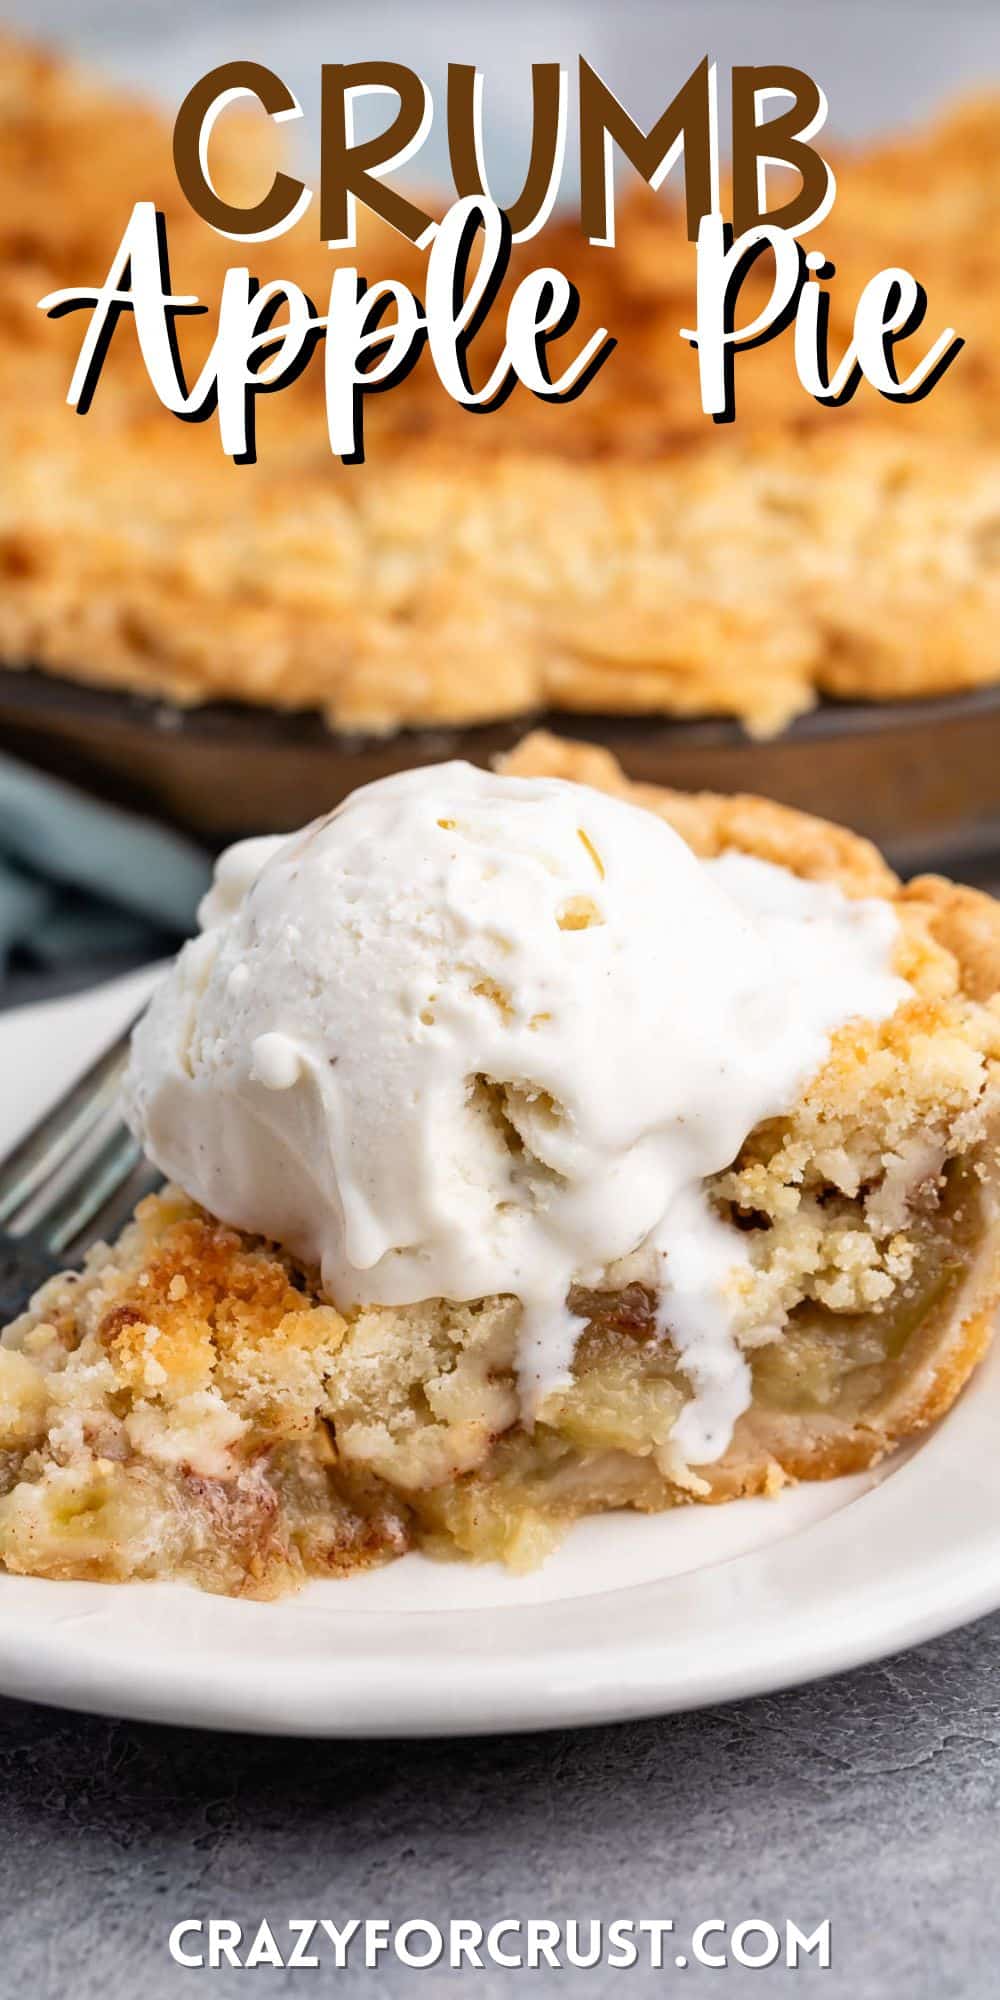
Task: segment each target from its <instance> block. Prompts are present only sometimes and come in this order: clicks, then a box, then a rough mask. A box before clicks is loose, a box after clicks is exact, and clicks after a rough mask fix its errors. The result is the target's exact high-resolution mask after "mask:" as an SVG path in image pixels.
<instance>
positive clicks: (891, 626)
mask: <svg viewBox="0 0 1000 2000" xmlns="http://www.w3.org/2000/svg"><path fill="white" fill-rule="evenodd" d="M2 58H3V60H2V63H0V463H2V465H3V481H2V487H0V660H2V661H3V662H4V663H5V664H6V665H8V666H11V667H20V666H36V667H40V668H42V669H45V670H48V671H50V672H52V673H54V674H58V675H63V676H67V675H68V676H70V677H73V678H76V679H79V680H86V681H91V682H98V683H105V684H110V685H116V686H120V687H124V688H129V689H136V690H143V691H147V692H151V693H154V694H157V695H163V696H167V697H169V698H171V699H173V700H175V701H178V702H182V703H193V702H203V701H207V700H210V699H217V698H235V699H238V700H240V701H243V702H251V703H260V704H265V705H269V706H276V707H281V708H315V709H319V710H321V711H322V712H323V714H324V715H325V716H326V717H327V719H328V720H329V723H330V724H331V726H332V727H334V728H335V729H337V730H341V731H358V730H364V731H373V732H389V731H393V730H395V729H397V728H399V727H401V726H403V725H434V724H443V723H459V722H476V721H486V720H490V719H497V718H504V717H512V716H519V715H528V714H530V713H532V712H537V711H539V710H542V709H545V710H563V711H571V710H575V711H578V712H593V713H603V714H614V713H632V714H642V713H648V714H671V715H695V714H710V713H715V714H726V715H734V716H738V717H740V718H742V719H743V721H744V722H745V723H746V724H747V726H748V727H749V729H750V730H752V731H753V732H756V733H761V734H765V733H769V732H774V731H776V730H779V729H781V728H782V727H783V726H784V725H785V724H786V723H787V722H788V721H789V720H790V719H791V718H792V717H794V716H795V715H796V714H798V713H801V712H802V711H804V710H806V709H808V708H809V707H810V706H812V705H813V704H814V703H815V702H816V700H817V698H818V697H819V696H821V695H832V696H837V697H852V698H858V697H862V698H871V699H892V698H896V697H904V696H909V695H916V694H934V693H940V692H943V691H946V690H954V689H960V688H968V687H972V686H975V685H977V684H979V683H983V682H988V681H992V680H995V679H996V678H998V665H997V650H996V636H995V635H996V630H997V625H998V617H1000V450H998V430H997V427H998V424H1000V416H998V411H1000V395H998V385H1000V332H998V327H1000V249H998V247H997V240H996V232H995V229H994V226H993V223H994V216H995V211H996V205H997V199H998V194H1000V125H998V119H997V107H996V100H995V98H990V97H986V98H984V99H982V100H981V101H978V102H977V101H972V102H968V103H965V104H963V105H961V106H959V107H958V108H956V109H954V110H952V111H950V112H946V113H945V114H944V115H943V116H942V118H941V120H940V121H939V122H938V123H937V124H936V125H935V126H933V127H932V128H931V129H928V130H924V131H919V132H916V133H914V134H911V135H908V136H905V137H903V138H902V139H898V140H893V141H890V142H887V143H886V144H884V145H878V146H875V147H872V148H870V149H869V150H867V151H865V152H860V153H857V154H851V155H847V156H845V157H843V158H841V159H839V160H838V161H837V174H838V189H839V191H838V196H837V201H836V204H835V208H834V211H833V213H832V215H831V216H830V217H829V218H828V220H827V221H826V222H825V223H824V224H823V226H822V230H821V232H819V234H820V236H821V239H822V247H823V249H824V250H825V251H826V253H827V255H828V256H829V257H830V258H831V259H832V260H833V263H834V264H835V266H836V279H835V281H834V282H833V284H832V286H831V299H832V342H833V348H834V351H835V352H839V351H841V349H842V347H843V346H844V345H846V342H847V340H848V338H849V335H850V321H851V315H852V313H853V307H854V303H855V301H856V298H857V296H858V293H859V292H860V290H861V288H862V286H863V284H864V283H865V282H866V280H867V279H868V278H869V277H871V276H872V275H873V274H874V273H875V272H876V271H878V270H880V269H882V268H884V267H885V266H887V265H890V264H897V263H898V264H902V265H904V266H906V267H907V268H909V269H910V270H912V271H913V272H914V273H916V274H917V275H918V276H919V278H920V279H921V281H922V282H923V283H924V285H925V286H926V289H927V293H928V297H929V301H930V304H929V318H928V328H929V329H930V332H931V335H932V336H933V333H935V332H936V331H937V330H938V327H939V326H941V325H944V324H946V323H951V324H954V325H955V326H956V327H957V328H958V330H959V332H960V333H961V335H962V337H963V339H964V341H965V347H964V349H963V351H962V353H961V354H960V355H959V356H958V358H957V360H956V362H955V363H954V364H953V366H952V367H951V369H950V370H949V371H948V373H947V374H946V376H945V377H944V379H943V380H942V381H941V382H940V383H939V384H938V386H937V387H936V389H935V391H934V393H933V394H932V395H930V396H929V397H927V398H926V400H925V401H923V402H922V403H920V404H918V405H915V406H912V407H907V408H900V407H898V406H895V405H890V404H887V403H885V402H884V401H882V400H881V399H880V398H879V397H878V396H877V395H876V394H875V393H874V391H871V390H870V389H868V388H867V387H866V386H863V387H862V389H861V391H859V393H858V395H857V397H856V398H855V400H854V402H853V403H852V404H851V405H849V406H848V407H846V408H843V409H841V410H836V411H830V410H826V409H822V408H820V407H819V406H817V405H816V404H815V403H813V402H812V401H811V400H810V399H809V398H808V397H807V396H806V395H805V393H804V392H803V391H802V389H801V388H800V387H799V384H798V382H797V379H796V377H795V374H794V369H793V366H792V357H791V352H790V347H789V338H790V337H789V336H788V335H785V336H782V337H781V339H780V340H778V341H776V342H775V343H773V344H771V345H768V346H766V347H764V348H762V349H760V350H757V351H755V352H753V353H751V354H748V355H746V356H744V357H743V358H742V359H741V360H739V361H738V363H737V375H738V416H737V420H736V422H735V424H733V425H732V426H729V427H718V426H714V425H712V424H711V423H710V422H709V420H708V419H706V418H705V417H704V416H703V415H702V413H701V409H700V404H699V399H698V392H697V378H696V358H695V356H694V355H693V354H692V352H691V350H690V349H689V347H688V346H687V345H686V343H684V342H683V341H681V340H680V339H679V338H678V333H677V329H678V327H679V326H682V325H685V324H689V323H690V316H691V310H692V287H693V272H694V257H693V252H692V250H691V246H690V245H689V244H688V243H687V241H686V237H685V233H684V229H683V226H682V224H681V221H680V218H679V213H678V210H677V207H676V205H675V203H674V201H673V200H672V199H670V198H668V197H666V196H664V195H659V196H656V197H654V196H652V195H650V194H648V193H647V192H646V191H640V192H639V193H638V194H636V195H635V196H634V197H632V198H631V199H629V200H627V201H625V202H623V203H622V205H621V215H620V226H619V242H618V247H617V248H616V249H615V250H614V251H607V250H596V249H591V248H589V247H588V246H587V245H586V244H585V243H584V242H583V241H582V239H581V237H580V234H579V230H578V227H577V225H576V223H575V221H574V220H573V219H572V218H569V219H567V220H566V221H560V222H556V223H555V224H553V225H552V226H551V227H550V228H549V229H548V230H547V231H546V232H544V233H543V235H542V236H541V237H540V238H539V239H536V240H535V241H534V242H532V243H530V244H528V245H527V246H525V248H524V250H523V251H522V252H520V253H519V254H520V256H521V258H522V259H523V260H524V261H525V262H526V263H537V262H538V261H540V260H548V261H551V262H554V263H556V264H558V265H560V266H561V267H562V268H563V269H564V270H565V271H566V272H567V274H568V275H570V276H571V277H572V278H573V279H574V281H575V282H576V283H577V285H578V286H579V290H580V293H581V299H582V305H581V325H583V326H584V327H590V326H594V325H598V324H602V323H603V324H606V325H607V326H608V327H609V328H610V330H611V331H612V333H613V334H614V335H615V336H616V337H617V341H618V345H617V348H616V350H615V352H614V353H613V355H612V356H611V357H610V359H609V361H608V362H607V364H606V365H605V367H604V368H603V369H602V370H601V371H600V372H599V374H598V375H597V377H596V378H595V379H594V381H593V382H592V383H591V384H590V386H589V387H588V389H587V391H586V392H585V394H584V395H583V396H582V397H581V398H580V399H579V400H578V401H577V402H575V403H574V404H573V405H572V406H571V407H569V408H552V407H546V406H543V405H542V404H540V403H539V402H538V401H537V400H536V399H535V398H533V397H531V396H529V395H527V394H526V393H524V392H520V391H519V392H517V393H516V394H515V395H514V396H513V397H512V398H511V399H510V401H509V403H508V404H507V406H506V407H505V408H504V409H503V410H502V411H500V412H497V413H495V414H492V415H490V417H489V418H488V420H487V421H484V422H478V421H473V420H472V419H471V418H470V417H469V416H468V415H467V414H466V413H465V412H463V411H461V410H459V409H458V408H456V407H455V406H454V405H453V404H452V403H451V402H450V401H449V399H448V398H447V397H446V395H445V394H444V392H443V390H442V389H441V387H440V385H439V384H438V382H437V379H436V377H435V376H434V375H433V372H432V370H431V367H430V363H429V361H428V360H427V358H426V357H424V358H423V360H422V362H421V363H420V364H419V365H418V367H417V369H416V371H415V372H414V374H413V375H412V376H411V377H410V379H409V381H408V382H407V383H406V384H404V385H401V386H400V387H398V388H397V389H395V390H393V391H392V393H391V394H387V395H384V396H379V397H375V398H371V399H369V407H368V409H367V414H366V434H367V449H368V468H367V471H366V472H365V473H363V474H359V471H358V469H357V468H343V467H341V466H340V465H339V464H337V463H336V462H334V461H332V460H331V458H330V455H329V450H328V445H327V439H326V431H325V423H324V413H323V404H322V395H323V388H322V369H321V367H320V366H319V364H318V362H316V360H315V358H314V362H313V364H312V365H311V366H310V368H308V369H307V370H306V371H305V373H304V375H303V376H302V378H301V380H300V382H299V383H297V384H296V385H295V387H294V388H292V389H290V390H287V391H283V392H282V393H281V394H280V395H279V396H275V397H272V398H266V397H265V398H262V399H260V405H259V434H258V447H259V463H258V465H257V466H256V468H253V469H250V468H245V467H233V466H231V465H230V464H229V463H228V462H227V461H226V460H225V459H224V458H223V456H222V453H221V449H220V446H219V442H218V438H217V435H216V433H215V430H214V428H213V426H212V425H211V424H209V425H206V426H203V427H194V426H190V425H182V424H179V423H177V421H176V420H175V419H173V418H171V417H169V416H168V415H167V414H166V413H165V412H163V411H162V410H161V409H160V408H159V407H158V405H157V404H156V401H155V398H154V395H153V391H152V389H151V388H150V386H149V384H148V382H147V381H146V380H145V376H144V372H143V370H142V366H141V363H140V362H139V360H138V359H137V355H136V352H135V347H134V341H133V338H132V336H131V331H130V329H129V328H128V326H127V325H123V326H122V327H121V328H120V329H119V331H118V333H117V334H116V336H115V339H114V342H113V346H112V351H111V353H110V355H109V358H108V361H107V362H106V364H105V368H104V372H103V376H102V379H101V382H100V385H99V387H98V390H97V394H96V397H95V400H94V404H93V407H92V409H91V411H90V412H89V414H88V415H87V417H86V418H84V419H81V418H79V417H77V416H76V415H75V414H74V413H73V412H71V411H69V410H68V409H67V408H66V407H65V403H64V398H65V393H66V388H67V385H68V381H69V375H70V372H71V367H72V360H73V357H74V355H75V352H76V349H77V346H78V343H79V339H80V336H81V331H82V319H81V316H80V315H70V316H68V317H67V318H65V319H63V320H60V321H47V320H46V319H45V318H44V317H43V316H42V315H40V314H39V312H38V310H37V301H38V299H40V298H41V297H42V296H43V294H45V293H46V292H48V291H50V290H52V289H55V288H58V287H61V286H65V285H67V284H71V283H75V284H80V285H83V284H94V283H97V282H99V280H100V278H101V277H102V276H103V274H104V272H105V271H106V269H107V267H108V264H109V262H110V258H111V255H112V252H113V250H114V248H115V246H116V244H117V242H118V239H119V236H120V234H121V231H122V229H123V228H124V225H125V222H126V220H127V217H128V213H129V210H130V207H131V203H132V201H133V200H135V199H137V198H139V197H143V198H146V199H150V200H153V201H155V202H156V203H157V205H158V206H159V207H161V208H162V209H163V210H164V212H165V214H166V216H167V219H168V229H169V238H170V244H171V252H172V267H173V277H174V281H175V285H176V287H177V288H179V289H180V290H182V291H184V292H194V293H196V294H198V295H199V296H200V297H201V298H202V299H204V300H205V301H206V302H207V303H208V304H209V307H210V311H209V314H208V316H207V327H206V322H200V323H199V322H194V323H191V322H188V323H187V325H186V326H185V328H184V334H183V342H184V352H185V354H186V356H187V357H189V359H190V362H191V364H192V365H194V364H195V363H196V360H197V357H198V353H199V351H200V350H199V343H200V342H204V341H205V340H206V339H208V338H210V326H211V322H212V318H213V311H212V308H214V305H215V302H216V301H217V299H218V294H219V288H220V285H221V280H222V276H223V273H224V270H225V268H226V266H227V264H228V263H230V262H231V261H232V252H233V246H232V244H230V243H228V242H226V241H225V240H224V239H222V238H220V237H217V236H215V235H213V233H212V232H211V231H210V230H209V229H208V228H207V227H206V225H204V224H203V223H202V222H200V221H199V220H198V219H197V218H196V217H195V216H194V215H193V213H192V212H191V211H190V210H189V209H188V208H187V205H186V204H185V202H184V201H183V199H182V197H181V195H180V193H179V190H178V188H177V185H176V182H175V180H174V176H173V169H172V165H171V160H170V127H169V122H168V120H167V119H166V118H165V117H164V116H163V115H161V114H159V113H157V112H155V111H153V110H150V109H147V108H145V107H144V106H143V105H141V104H138V103H136V102H135V101H133V100H132V99H131V98H129V97H128V96H126V95H123V94H120V93H118V92H113V91H111V90H106V89H104V88H102V87H101V86H100V85H99V84H98V83H96V82H94V81H92V80H90V79H89V78H86V77H83V76H81V75H80V74H79V73H78V72H77V71H76V70H75V69H73V68H71V67H69V66H68V65H66V64H64V63H63V62H61V61H59V60H57V59H55V58H52V57H50V56H47V55H45V54H41V53H39V52H37V51H36V50H34V49H32V48H30V47H28V46H25V45H22V44H20V43H18V42H16V41H13V40H10V39H6V40H4V41H3V44H2ZM262 124H263V121H262ZM213 143H214V147H215V153H214V155H213V157H214V159H215V171H216V173H217V175H218V177H219V179H220V181H222V183H223V184H224V186H228V187H229V188H234V187H236V186H237V185H247V186H251V187H252V186H255V185H256V184H257V181H259V179H260V176H261V175H262V174H266V173H269V171H270V168H269V166H268V165H267V163H266V161H265V159H264V152H265V149H266V146H267V145H268V144H269V143H270V138H269V134H268V135H267V136H266V137H265V135H264V133H263V132H262V129H261V128H260V127H259V126H258V125H256V124H253V123H251V124H247V123H246V122H244V123H243V124H242V125H241V124H240V123H239V121H236V120H234V121H233V123H231V124H230V123H227V122H226V121H224V123H223V126H222V127H221V128H220V131H219V134H218V137H217V139H216V141H214V142H213ZM81 161H86V172H81V167H80V163H81ZM227 175H228V176H229V178H228V180H227V179H226V177H227ZM916 191H919V195H918V194H917V192H916ZM361 228H362V242H361V244H360V246H359V249H358V252H357V261H358V263H359V266H360V268H361V269H362V270H363V271H364V272H365V274H366V276H368V277H369V278H372V277H377V276H378V275H379V272H380V270H381V271H383V272H392V273H393V274H395V275H398V276H400V277H403V278H405V279H407V280H408V281H409V282H411V283H412V284H413V286H414V288H415V289H416V290H417V291H418V292H419V291H420V289H421V282H420V281H421V271H422V263H423V260H422V258H421V257H420V256H419V255H418V254H417V253H416V252H412V251H411V250H410V249H409V247H408V246H407V245H406V244H405V243H404V242H403V240H402V239H401V238H400V237H398V236H396V235H395V234H393V235H392V236H391V239H389V238H388V236H387V233H386V232H380V231H379V229H378V228H376V227H375V226H374V225H373V224H372V221H371V218H370V217H365V216H364V215H362V218H361ZM253 259H254V265H255V268H256V269H257V271H258V274H259V275H260V277H261V278H262V279H266V278H268V277H276V276H287V277H291V278H294V279H295V280H297V281H298V282H299V283H300V284H302V285H303V286H304V288H305V289H306V291H307V292H309V293H310V295H311V296H313V297H317V298H319V299H323V298H324V297H325V294H326V291H327V290H328V287H329V277H330V270H331V263H332V257H331V253H330V252H329V251H328V250H327V249H326V248H325V247H324V246H323V245H322V244H321V243H320V242H319V241H318V239H317V235H316V226H315V221H314V219H313V218H312V216H311V215H307V216H306V218H305V220H304V222H303V223H302V224H301V225H300V227H299V228H298V229H297V230H296V231H295V232H294V233H293V234H292V235H290V236H288V237H283V238H280V239H278V240H277V241H276V242H274V243H267V244H262V245H255V246H254V247H253ZM490 338H491V335H490V333H489V332H488V331H487V333H486V334H484V337H483V344H482V346H481V347H480V349H479V350H478V351H479V353H480V355H481V361H482V367H483V370H484V372H485V370H486V369H487V368H488V365H489V352H488V349H489V341H490ZM924 338H925V336H924V335H922V334H920V333H918V334H917V335H915V336H914V339H915V341H916V342H917V343H919V342H920V341H921V340H922V339H924ZM921 351H922V350H921ZM905 352H906V349H905V345H904V347H903V348H902V350H901V362H902V360H903V359H905Z"/></svg>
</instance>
